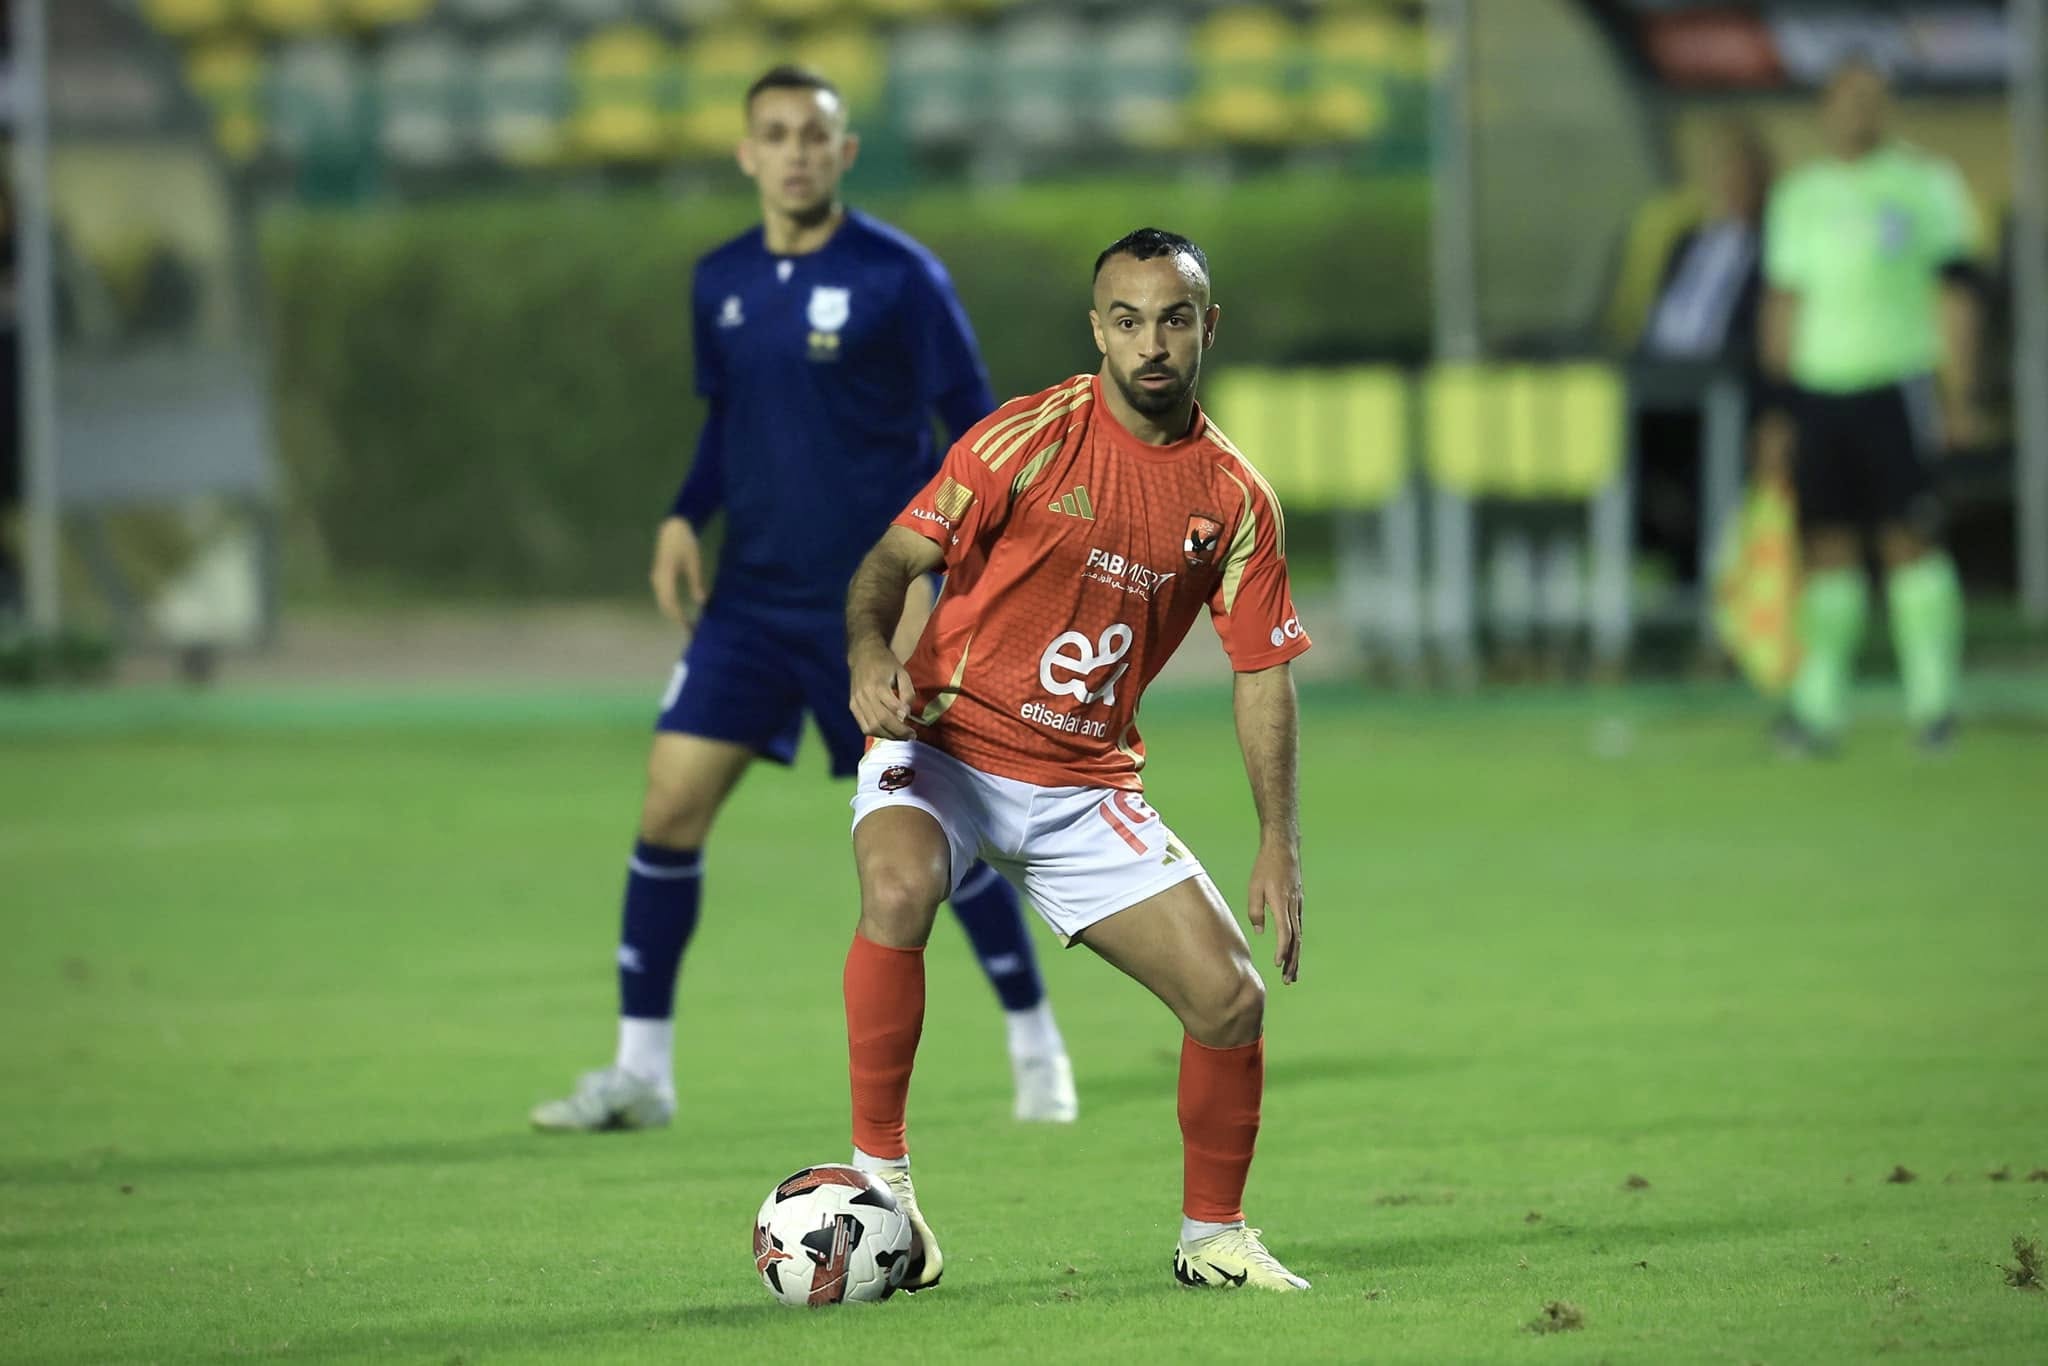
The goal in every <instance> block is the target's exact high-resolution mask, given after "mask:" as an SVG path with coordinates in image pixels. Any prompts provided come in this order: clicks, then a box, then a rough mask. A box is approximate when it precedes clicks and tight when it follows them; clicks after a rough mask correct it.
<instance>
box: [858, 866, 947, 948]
mask: <svg viewBox="0 0 2048 1366" xmlns="http://www.w3.org/2000/svg"><path fill="white" fill-rule="evenodd" d="M945 895H946V889H945V888H944V887H941V886H939V885H938V884H937V883H936V882H934V881H933V880H932V878H931V877H930V875H929V874H928V873H926V872H925V871H924V870H922V869H917V868H912V867H909V866H907V865H904V864H900V863H882V864H878V865H876V866H874V867H871V868H865V869H862V870H861V880H860V932H861V934H862V935H863V936H865V937H866V938H868V939H872V940H874V941H875V942H876V943H878V944H885V945H888V946H889V947H891V948H916V947H918V946H919V945H921V944H923V943H924V942H925V941H926V940H927V939H929V938H931V932H932V921H933V919H934V918H935V917H936V916H937V914H938V909H939V903H940V902H941V901H943V900H944V899H945Z"/></svg>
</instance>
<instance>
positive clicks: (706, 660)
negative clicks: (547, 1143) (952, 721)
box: [533, 67, 1077, 1131]
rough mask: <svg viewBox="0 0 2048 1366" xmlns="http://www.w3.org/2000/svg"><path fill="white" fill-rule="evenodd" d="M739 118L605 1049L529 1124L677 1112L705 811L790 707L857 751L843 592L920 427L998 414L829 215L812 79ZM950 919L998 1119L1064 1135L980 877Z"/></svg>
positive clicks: (707, 299)
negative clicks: (977, 1002) (731, 222)
mask: <svg viewBox="0 0 2048 1366" xmlns="http://www.w3.org/2000/svg"><path fill="white" fill-rule="evenodd" d="M746 107H747V132H746V137H745V139H744V140H743V141H742V142H741V144H740V147H739V163H740V167H741V169H742V170H744V171H745V172H746V174H747V175H748V176H749V177H750V178H751V179H752V180H753V181H754V183H755V184H756V185H757V186H758V187H759V189H760V194H761V218H762V222H761V226H760V227H759V228H756V229H754V230H752V231H750V232H748V233H746V234H745V235H743V236H741V237H737V238H735V239H734V240H732V241H731V242H728V243H726V244H725V245H724V246H722V247H719V248H718V249H717V250H715V251H713V252H711V253H709V254H708V255H706V256H705V257H704V258H703V259H702V260H700V261H699V262H698V263H697V271H696V277H695V280H694V282H693V295H694V297H693V300H692V305H691V317H692V323H693V329H694V338H695V349H696V356H697V374H696V382H697V391H698V392H699V393H700V394H702V395H703V396H704V398H705V399H706V400H707V401H708V403H709V408H710V411H709V414H708V416H707V417H706V419H705V422H704V428H703V431H702V433H701V434H700V435H699V437H698V442H697V457H696V461H695V463H694V464H693V465H692V466H691V468H690V473H689V477H688V478H687V479H686V480H685V481H684V483H683V486H682V489H681V491H680V492H679V493H678V494H677V495H676V500H675V505H674V507H673V509H672V510H671V513H670V515H669V517H668V518H667V520H665V521H664V522H663V523H662V524H661V529H660V532H659V533H658V535H657V537H656V541H655V550H654V562H653V568H652V570H651V577H652V580H653V586H654V594H655V597H656V599H657V600H658V601H659V603H660V605H661V608H662V610H663V612H665V613H666V614H667V615H668V616H669V618H670V619H671V620H673V621H675V622H676V624H677V625H679V626H684V627H685V628H686V629H687V627H688V622H687V620H686V614H685V611H684V606H683V603H682V601H681V599H680V597H679V595H678V591H677V585H678V582H679V581H680V582H681V583H682V584H683V585H685V586H686V589H687V592H688V593H689V595H690V598H691V599H692V602H693V605H694V606H695V607H696V608H697V609H698V613H697V621H696V624H695V629H694V631H693V632H692V633H691V636H690V639H689V642H688V644H687V645H686V646H685V648H684V651H683V656H682V661H681V662H680V663H679V664H677V665H676V669H675V674H674V676H673V678H672V679H671V680H670V682H669V688H668V694H667V696H666V697H664V698H663V700H662V709H661V715H660V718H659V720H658V721H657V722H656V725H655V732H656V733H655V737H654V744H653V748H652V750H651V752H650V754H649V757H648V764H647V791H646V798H645V801H644V803H643V805H642V808H641V814H640V833H639V840H638V842H637V843H636V844H635V845H634V848H633V854H632V857H631V858H630V859H629V860H628V861H627V875H626V892H625V912H624V918H623V928H622V930H621V933H620V942H619V1043H618V1053H617V1056H616V1058H615V1060H614V1062H613V1064H612V1066H610V1067H607V1068H603V1069H600V1070H598V1071H595V1072H589V1073H585V1074H584V1075H583V1077H582V1078H581V1079H580V1080H579V1081H578V1082H577V1085H576V1089H575V1091H574V1092H573V1093H572V1094H570V1095H569V1096H567V1097H565V1098H563V1099H561V1100H556V1101H550V1102H548V1103H547V1104H544V1105H541V1106H539V1107H537V1108H536V1109H535V1110H534V1111H533V1123H534V1125H535V1126H536V1127H538V1128H541V1129H547V1130H557V1131H591V1130H601V1129H639V1128H649V1127H653V1126H657V1125H662V1124H666V1123H667V1122H668V1121H669V1120H670V1119H671V1118H672V1117H673V1116H674V1114H675V1106H676V1101H675V1082H674V1061H673V1050H674V1022H673V1018H672V1016H673V1012H674V1003H675V982H676V974H677V971H678V969H679V967H680V965H681V962H682V955H683V949H684V946H685V945H686V944H687V943H688V942H689V938H690V933H691V931H692V930H693V929H694V928H695V926H696V923H697V907H698V900H699V896H700V894H701V889H702V881H703V878H702V866H703V865H702V850H703V847H704V841H705V837H706V836H707V834H708V833H709V832H710V829H711V825H712V821H713V819H714V818H715V817H716V815H717V813H718V810H719V808H720V807H721V806H722V805H723V804H724V802H725V800H726V798H727V797H728V796H730V795H731V794H732V791H733V789H734V787H735V786H736V785H737V784H738V782H739V779H740V776H741V774H743V773H744V772H745V771H746V769H747V767H748V765H749V764H751V763H752V762H753V761H754V760H755V759H756V758H766V759H771V760H774V761H775V762H777V763H781V764H788V763H790V762H792V761H793V760H794V759H795V757H796V750H797V742H798V739H799V738H800V737H801V735H802V732H803V719H804V714H805V713H806V712H809V713H810V714H811V716H813V717H814V718H815V719H816V721H817V724H818V729H819V731H820V732H821V733H822V735H823V737H824V740H825V748H826V751H827V753H828V755H829V756H830V761H831V767H832V774H833V776H834V777H841V778H847V777H851V776H853V773H854V770H855V769H856V767H857V766H858V765H859V763H860V758H861V754H862V751H863V749H864V747H865V744H866V737H865V736H863V735H862V733H861V729H860V726H859V724H858V723H857V722H855V720H854V719H853V716H852V713H851V712H849V711H848V710H847V706H846V699H847V696H848V693H849V689H850V683H849V676H848V672H847V664H846V628H845V620H844V605H845V598H846V585H847V582H848V580H849V579H851V577H852V575H853V569H854V566H855V565H857V564H858V563H859V562H860V559H861V556H862V555H864V554H866V552H867V549H868V547H869V546H870V545H872V544H873V543H874V541H875V538H876V537H877V536H879V535H880V534H881V532H882V530H883V528H885V527H887V526H888V524H889V522H890V520H891V519H892V518H894V517H895V516H896V514H897V513H898V512H899V511H901V510H902V508H903V506H904V504H906V503H907V502H909V500H910V498H911V495H912V494H914V493H916V492H917V490H918V489H919V488H921V487H923V486H924V484H925V483H926V482H927V481H928V480H929V479H930V478H931V476H932V473H933V472H934V471H935V470H936V469H937V468H938V454H939V450H940V449H941V448H940V447H939V446H938V444H937V443H936V442H935V440H934V438H933V432H932V423H933V419H934V417H936V418H937V420H938V421H939V422H941V423H943V424H944V426H945V428H946V431H947V438H948V441H951V440H953V439H955V438H957V437H959V436H960V435H961V434H962V433H964V432H965V431H966V430H967V429H968V428H969V427H971V426H972V425H974V423H976V422H978V421H980V420H981V419H982V418H983V417H985V416H987V415H988V413H989V412H990V411H991V410H993V409H994V407H995V397H994V395H993V394H992V393H991V392H990V390H989V385H988V377H987V375H986V374H985V373H984V372H983V370H982V366H981V359H980V355H979V353H978V351H977V349H976V347H975V343H974V334H973V331H972V330H971V329H970V328H969V327H968V324H967V318H966V315H965V314H964V313H963V312H962V310H961V308H960V303H959V300H958V299H956V298H955V297H954V295H953V287H952V282H951V281H950V280H949V279H948V278H947V275H946V271H945V268H944V267H943V266H941V265H940V264H939V262H938V260H937V258H936V257H934V256H933V255H932V254H931V253H930V252H929V251H927V250H925V248H924V247H922V246H920V245H919V244H918V243H916V242H914V241H912V240H911V239H910V238H909V237H907V236H905V235H904V234H903V233H901V232H898V231H897V230H895V229H894V228H891V227H889V226H888V225H887V224H884V223H879V222H876V221H875V220H874V219H872V218H869V217H867V216H866V215H864V214H860V213H855V212H852V211H849V210H847V209H846V208H844V207H843V206H842V205H841V203H840V202H839V181H840V177H841V176H843V175H844V174H845V172H846V170H847V169H848V167H850V166H851V165H852V164H853V159H854V156H855V154H856V152H857V151H858V146H859V144H858V140H857V139H856V138H855V136H854V135H853V134H852V133H851V132H849V131H848V129H847V125H846V114H845V109H844V105H843V104H842V102H841V100H840V97H839V92H838V91H837V90H836V89H835V88H834V87H833V85H832V83H831V82H830V81H828V80H826V79H825V78H824V77H822V76H819V75H817V74H816V73H814V72H810V71H807V70H804V69H802V68H797V67H777V68H775V69H774V70H772V71H770V72H768V73H767V74H766V75H764V76H762V77H761V78H760V79H759V80H758V81H756V82H755V83H754V85H753V87H752V88H751V89H750V90H749V91H748V92H747V106H746ZM720 509H723V510H724V513H725V544H724V551H723V554H722V556H721V558H720V562H719V568H718V581H717V585H716V588H715V591H713V592H712V593H711V594H710V596H709V598H708V600H707V598H706V595H705V592H704V572H703V566H702V562H701V558H700V555H699V551H698V543H697V529H698V528H700V527H702V526H703V525H704V524H705V523H706V522H707V521H708V520H709V519H710V518H711V516H712V515H713V514H714V513H715V512H717V511H718V510H720ZM906 606H907V609H908V610H907V611H906V620H907V621H908V622H909V624H908V625H907V627H906V635H905V637H904V638H903V639H902V640H901V641H900V643H901V645H902V647H903V649H904V650H905V652H907V651H908V649H909V645H910V643H911V642H914V641H915V639H916V637H917V633H918V631H919V630H920V629H921V628H922V625H923V619H924V617H925V615H926V614H927V613H928V612H929V610H930V606H931V588H930V587H929V586H928V585H927V584H922V583H920V584H918V585H916V586H914V587H913V588H912V590H911V594H910V601H909V602H908V603H907V604H906ZM820 833H821V834H822V833H823V832H820ZM953 909H954V912H955V914H957V915H958V916H959V919H960V923H961V924H962V926H963V927H965V929H966V930H967V934H968V937H969V939H970V940H972V942H973V944H974V949H975V952H976V954H977V956H978V957H979V958H980V960H981V964H982V967H983V969H984V971H986V972H987V974H988V977H989V981H990V983H991V984H992V985H993V986H994V987H995V990H996V994H997V996H998V998H999V999H1000V1000H1001V1002H1002V1004H1003V1008H1004V1011H1005V1014H1006V1016H1007V1020H1008V1031H1009V1051H1010V1059H1011V1065H1012V1068H1013V1071H1014V1076H1015V1082H1016V1101H1015V1108H1014V1113H1015V1115H1016V1117H1017V1118H1019V1119H1027V1120H1049V1121H1056V1122H1065V1121H1071V1120H1072V1119H1073V1118H1074V1116H1075V1112H1076V1108H1077V1105H1076V1100H1075V1095H1074V1082H1073V1072H1072V1069H1071V1068H1070V1067H1069V1065H1068V1062H1067V1055H1066V1048H1065V1045H1064V1043H1063V1042H1062V1040H1061V1038H1060V1033H1059V1028H1058V1026H1057V1025H1056V1024H1055V1023H1054V1021H1053V1016H1052V1010H1051V1007H1050V1005H1049V1004H1048V1003H1047V1001H1046V999H1045V987H1044V984H1043V982H1042V981H1041V980H1040V978H1039V975H1038V964H1037V960H1036V958H1035V956H1034V955H1033V952H1032V948H1031V941H1030V938H1029V937H1028V934H1027V931H1026V930H1025V928H1024V919H1023V915H1022V912H1021V909H1020V908H1019V906H1018V903H1017V896H1016V893H1015V892H1014V891H1013V890H1012V889H1011V887H1010V885H1009V883H1007V882H1006V881H1004V880H1003V878H1001V877H999V876H998V875H997V874H996V873H995V872H994V871H993V870H991V869H989V868H987V867H986V866H978V867H976V868H975V869H974V870H973V871H972V872H970V873H969V874H968V875H967V877H966V879H965V880H964V881H963V882H962V883H961V884H960V886H959V889H958V890H957V891H955V892H954V894H953Z"/></svg>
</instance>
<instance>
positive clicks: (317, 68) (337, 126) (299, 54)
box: [270, 38, 368, 157]
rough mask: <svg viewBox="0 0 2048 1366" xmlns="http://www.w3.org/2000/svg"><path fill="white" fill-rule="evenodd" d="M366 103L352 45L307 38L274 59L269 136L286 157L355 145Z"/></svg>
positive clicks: (291, 45) (292, 45) (272, 65)
mask: <svg viewBox="0 0 2048 1366" xmlns="http://www.w3.org/2000/svg"><path fill="white" fill-rule="evenodd" d="M367 103H368V101H366V100H364V98H363V77H362V72H361V69H360V65H359V62H358V59H357V57H356V53H355V45H354V44H352V43H348V42H344V41H342V40H340V39H334V38H309V39H303V40H301V41H298V42H293V43H287V44H285V45H284V46H283V47H281V48H279V49H278V50H277V53H276V55H275V57H274V58H273V59H272V62H271V77H270V136H271V140H272V142H273V143H274V144H275V145H276V147H277V148H278V149H279V150H280V151H282V152H284V153H285V154H286V155H287V156H291V157H307V156H312V155H315V154H317V153H319V152H320V151H322V150H323V149H330V148H333V147H336V146H340V145H346V144H351V143H353V142H355V140H356V139H357V138H358V137H359V136H360V133H361V124H362V118H363V113H364V110H365V106H366V105H367Z"/></svg>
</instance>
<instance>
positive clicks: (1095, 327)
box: [1088, 308, 1109, 356]
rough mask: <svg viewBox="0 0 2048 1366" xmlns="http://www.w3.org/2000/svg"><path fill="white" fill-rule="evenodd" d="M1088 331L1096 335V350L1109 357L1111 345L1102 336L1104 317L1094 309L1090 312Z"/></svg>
mask: <svg viewBox="0 0 2048 1366" xmlns="http://www.w3.org/2000/svg"><path fill="white" fill-rule="evenodd" d="M1088 330H1089V331H1090V332H1093V333H1094V334H1095V349H1096V350H1097V351H1100V352H1101V353H1102V354H1103V355H1105V356H1106V355H1108V354H1109V343H1108V342H1107V341H1106V340H1104V339H1103V336H1102V315H1101V314H1100V313H1097V312H1096V311H1095V310H1094V309H1092V308H1091V309H1089V310H1088Z"/></svg>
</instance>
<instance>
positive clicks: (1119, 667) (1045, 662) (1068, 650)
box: [1038, 622, 1135, 707]
mask: <svg viewBox="0 0 2048 1366" xmlns="http://www.w3.org/2000/svg"><path fill="white" fill-rule="evenodd" d="M1133 639H1135V633H1134V632H1133V631H1132V630H1131V628H1130V627H1128V626H1126V625H1124V624H1123V623H1122V622H1118V623H1116V625H1114V626H1111V627H1109V628H1108V629H1107V630H1105V631H1103V633H1102V635H1101V636H1100V637H1099V638H1098V639H1095V640H1090V639H1088V637H1087V636H1085V635H1083V634H1081V633H1080V632H1079V631H1062V632H1060V633H1059V634H1058V635H1056V636H1054V637H1053V638H1052V644H1050V645H1048V646H1046V647H1045V653H1044V654H1042V655H1040V656H1039V657H1038V681H1039V682H1040V683H1041V684H1043V685H1044V687H1045V690H1046V691H1047V692H1049V693H1052V694H1053V695H1054V696H1056V697H1073V698H1078V699H1079V700H1080V701H1081V703H1082V704H1083V705H1086V704H1088V703H1091V702H1107V703H1109V704H1110V705H1111V706H1112V707H1113V706H1115V705H1116V684H1117V680H1118V679H1120V678H1122V677H1123V676H1124V670H1126V669H1128V668H1130V667H1131V666H1130V664H1129V663H1128V662H1126V661H1125V660H1124V656H1125V655H1127V654H1129V653H1130V651H1131V641H1132V640H1133ZM1104 669H1108V670H1109V675H1108V677H1106V678H1104V679H1103V680H1102V681H1101V682H1100V683H1098V684H1095V685H1094V686H1093V687H1091V686H1089V682H1088V680H1089V679H1090V678H1092V677H1093V676H1094V675H1096V674H1097V673H1099V672H1101V671H1102V670H1104Z"/></svg>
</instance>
